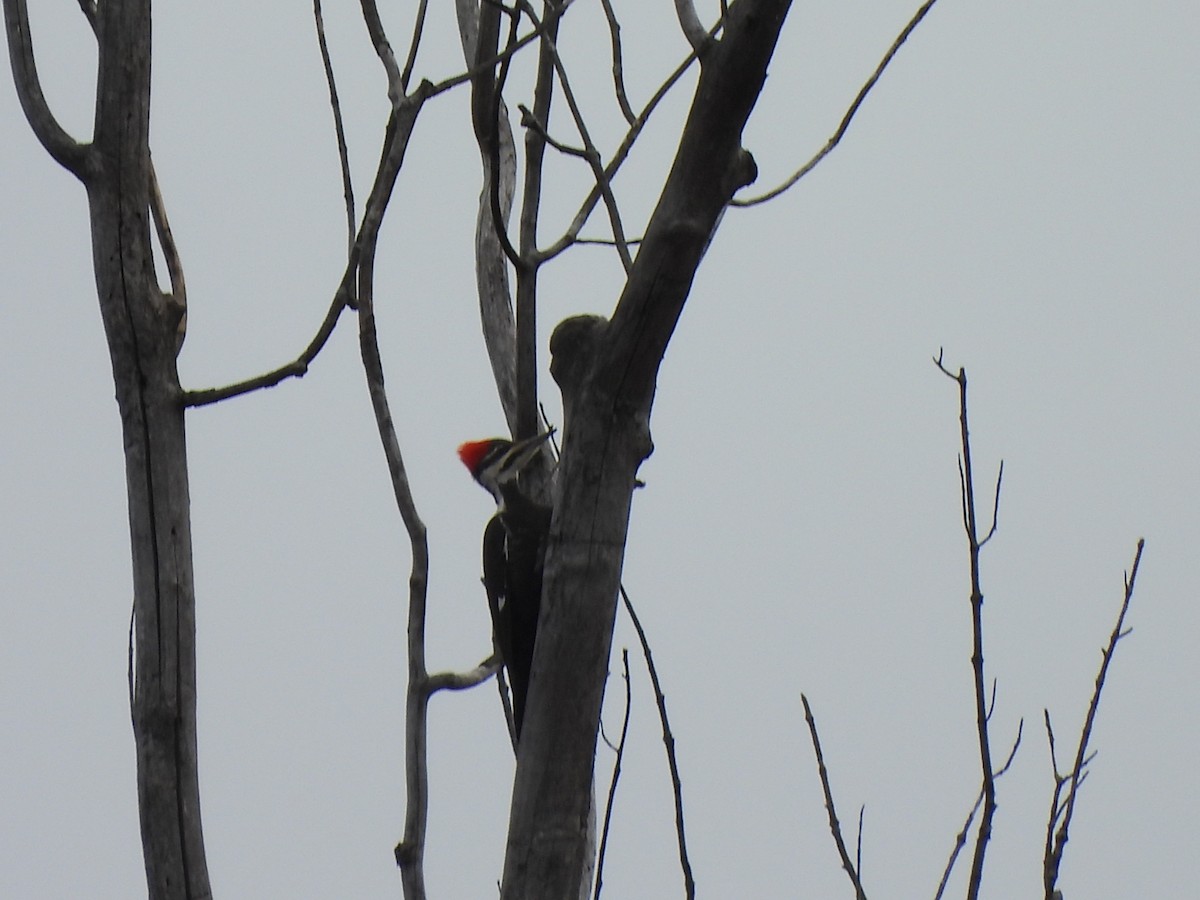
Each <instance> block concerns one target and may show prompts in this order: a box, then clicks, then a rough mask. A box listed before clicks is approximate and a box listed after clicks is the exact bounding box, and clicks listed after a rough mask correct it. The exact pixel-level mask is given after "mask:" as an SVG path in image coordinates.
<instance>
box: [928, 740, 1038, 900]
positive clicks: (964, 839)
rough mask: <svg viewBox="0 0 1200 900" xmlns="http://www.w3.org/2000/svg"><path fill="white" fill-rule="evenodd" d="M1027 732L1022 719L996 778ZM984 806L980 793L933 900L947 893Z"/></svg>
mask: <svg viewBox="0 0 1200 900" xmlns="http://www.w3.org/2000/svg"><path fill="white" fill-rule="evenodd" d="M1024 730H1025V720H1024V719H1022V720H1021V721H1020V723H1019V724H1018V725H1017V739H1016V740H1015V741H1013V745H1012V749H1011V750H1009V751H1008V758H1007V759H1006V760H1005V761H1004V765H1002V766H1001V767H1000V768H999V769H998V770H997V772H996V777H997V778H999V777H1000V776H1001V775H1003V774H1004V773H1005V772H1007V771H1008V768H1009V766H1011V765H1012V763H1013V760H1014V759H1016V756H1017V748H1018V747H1020V746H1021V734H1022V733H1023V732H1024ZM981 805H983V791H980V792H979V796H978V797H976V798H975V805H974V806H972V807H971V811H970V812H969V813H967V820H966V821H965V822H963V827H962V830H961V831H959V833H958V836H957V837H956V838H955V840H954V849H952V850H951V851H950V859H949V860H947V862H946V868H945V869H944V870H943V871H942V880H941V881H940V882H938V889H937V893H936V894H934V897H933V900H941V898H942V896H943V895H944V894H945V892H946V885H947V884H948V883H949V881H950V873H951V872H952V871H953V870H954V863H955V862H956V861H957V860H958V854H959V853H961V852H962V849H963V847H965V846H966V844H967V833H968V832H969V831H970V830H971V823H972V822H974V821H975V814H976V813H977V812H979V807H980V806H981Z"/></svg>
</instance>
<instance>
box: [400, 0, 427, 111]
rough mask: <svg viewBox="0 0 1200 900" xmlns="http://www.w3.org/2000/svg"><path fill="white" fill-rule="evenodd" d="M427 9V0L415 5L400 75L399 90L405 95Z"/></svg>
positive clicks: (415, 61)
mask: <svg viewBox="0 0 1200 900" xmlns="http://www.w3.org/2000/svg"><path fill="white" fill-rule="evenodd" d="M428 8H429V0H421V2H420V3H419V4H418V5H417V15H416V19H415V20H414V22H413V35H412V40H410V41H409V42H408V56H407V57H405V60H404V70H403V71H402V72H401V73H400V89H401V90H402V91H404V93H406V94H407V93H408V83H409V81H410V80H411V79H412V71H413V66H415V65H416V64H417V51H418V50H419V49H420V47H421V37H422V36H423V35H424V34H425V13H426V12H427V10H428Z"/></svg>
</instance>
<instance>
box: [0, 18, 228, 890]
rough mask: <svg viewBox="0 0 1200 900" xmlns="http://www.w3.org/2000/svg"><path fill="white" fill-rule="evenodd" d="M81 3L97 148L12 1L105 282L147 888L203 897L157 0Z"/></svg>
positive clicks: (14, 39) (24, 73) (22, 50)
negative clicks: (153, 34)
mask: <svg viewBox="0 0 1200 900" xmlns="http://www.w3.org/2000/svg"><path fill="white" fill-rule="evenodd" d="M81 8H82V10H83V12H84V14H85V15H86V16H87V18H88V20H89V22H90V23H91V24H92V26H93V28H94V29H95V32H96V40H97V43H98V45H99V71H98V74H97V86H96V119H95V122H96V126H95V128H96V131H95V136H94V139H93V141H92V143H91V144H81V143H78V142H76V141H75V140H74V139H73V138H71V137H70V136H69V135H68V134H67V133H66V132H65V131H64V130H63V129H62V127H61V126H60V125H59V124H58V122H57V121H56V120H55V119H54V116H53V114H52V113H51V111H50V109H49V107H48V105H47V104H46V100H45V97H44V96H43V94H42V91H41V87H40V85H39V83H38V77H37V69H36V66H35V65H34V59H33V45H32V40H31V38H30V34H29V17H28V13H27V10H26V6H25V0H4V16H5V28H6V32H7V36H8V42H9V55H10V58H11V60H12V64H13V76H14V82H15V84H16V87H17V93H18V95H19V97H20V99H21V106H22V108H23V110H24V111H25V115H26V118H28V120H29V123H30V126H31V127H32V129H33V131H34V134H36V135H37V137H38V139H39V140H40V141H41V142H42V145H43V146H44V147H45V148H46V150H47V152H48V153H49V154H50V155H51V156H52V157H53V158H54V159H55V160H57V161H58V162H59V163H61V164H62V165H63V166H64V167H66V168H67V169H68V170H70V171H71V172H72V173H73V174H74V175H75V176H76V177H78V178H79V179H80V181H82V182H83V184H84V186H85V187H86V188H87V194H88V206H89V210H90V216H91V230H92V255H93V264H94V268H95V273H96V290H97V294H98V297H99V301H100V314H101V318H102V320H103V322H104V330H105V334H106V335H107V338H108V347H109V356H110V358H111V360H112V367H113V381H114V383H115V386H116V396H117V406H118V408H119V410H120V414H121V431H122V437H123V439H124V446H125V478H126V484H127V489H128V495H129V532H130V542H131V545H132V548H131V549H132V558H133V606H134V619H135V621H134V634H133V640H134V642H135V646H136V649H133V648H131V660H130V664H131V667H132V671H131V672H130V703H131V707H132V708H131V713H132V717H133V730H134V737H135V741H136V745H137V773H138V775H137V777H138V806H139V810H140V814H141V828H142V846H143V852H144V856H145V862H146V879H147V884H148V895H149V897H151V898H152V900H176V898H186V900H193V898H196V900H202V898H208V897H211V895H212V894H211V889H210V887H209V881H208V868H207V865H206V863H205V858H204V840H203V835H202V832H201V827H200V789H199V779H198V777H197V769H196V610H195V592H194V587H193V582H192V537H191V521H190V509H189V500H188V478H187V453H186V444H185V436H184V422H183V414H184V406H183V402H182V397H183V394H182V391H181V389H180V386H179V375H178V372H177V370H176V367H175V356H176V353H177V352H178V348H179V343H180V335H181V334H182V329H183V314H184V310H183V296H182V286H183V285H182V275H181V270H179V269H178V260H177V259H176V257H175V253H174V245H173V244H171V243H170V241H169V238H168V239H165V243H166V244H168V245H169V246H164V248H163V250H164V254H165V255H166V257H167V261H168V266H169V268H170V270H171V276H172V282H173V286H174V287H176V288H178V292H175V291H173V292H172V293H171V294H164V293H163V292H162V291H161V290H159V287H158V280H157V278H156V276H155V271H154V257H153V250H152V245H151V203H152V198H153V197H155V196H156V195H155V194H154V189H153V188H152V170H151V165H150V149H149V137H148V136H149V127H150V0H105V2H103V3H100V4H98V5H92V4H90V3H89V4H81ZM155 209H156V210H160V207H159V206H157V205H156V206H155ZM159 227H160V231H159V234H160V236H162V235H169V230H168V229H167V228H166V224H165V220H163V221H161V222H160V223H159ZM177 277H178V280H177Z"/></svg>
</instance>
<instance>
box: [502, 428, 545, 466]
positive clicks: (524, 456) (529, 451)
mask: <svg viewBox="0 0 1200 900" xmlns="http://www.w3.org/2000/svg"><path fill="white" fill-rule="evenodd" d="M552 434H554V429H553V428H549V429H547V430H546V431H543V432H542V433H541V434H535V435H534V436H533V437H531V438H525V440H523V441H517V443H515V444H513V445H512V446H511V447H509V449H508V452H507V453H505V454H504V461H503V462H502V463H501V464H500V469H501V471H503V472H505V473H507V474H510V475H517V474H519V473H520V472H522V471H524V469H525V467H526V466H527V465H529V463H530V461H531V460H532V459H533V458H534V457H535V456H537V455H538V452H539V451H540V450H541V449H542V444H544V443H545V442H546V441H547V440H549V438H550V435H552Z"/></svg>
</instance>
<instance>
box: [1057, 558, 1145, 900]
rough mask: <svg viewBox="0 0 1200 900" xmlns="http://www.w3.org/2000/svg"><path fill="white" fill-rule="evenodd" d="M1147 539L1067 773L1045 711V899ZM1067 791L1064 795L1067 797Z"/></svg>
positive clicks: (1130, 577)
mask: <svg viewBox="0 0 1200 900" xmlns="http://www.w3.org/2000/svg"><path fill="white" fill-rule="evenodd" d="M1145 546H1146V541H1145V539H1139V540H1138V542H1137V551H1136V552H1135V553H1134V556H1133V567H1132V568H1131V569H1130V570H1129V573H1128V574H1127V575H1126V576H1125V596H1124V599H1123V600H1122V601H1121V611H1120V613H1119V614H1118V615H1117V623H1116V625H1114V626H1113V630H1112V634H1111V635H1109V638H1108V645H1107V646H1106V647H1105V648H1104V649H1103V650H1101V651H1100V652H1101V660H1100V671H1099V672H1098V673H1097V674H1096V687H1095V690H1093V691H1092V700H1091V703H1089V704H1088V711H1087V718H1086V719H1084V722H1083V728H1082V729H1081V731H1080V734H1079V745H1078V747H1077V748H1076V750H1075V762H1074V764H1073V765H1072V766H1071V771H1070V772H1067V773H1066V774H1065V775H1063V774H1060V773H1059V771H1058V760H1057V759H1056V758H1055V748H1054V730H1053V729H1052V728H1051V727H1050V711H1049V710H1046V712H1045V717H1046V737H1047V739H1048V740H1049V743H1050V764H1051V766H1052V767H1053V770H1054V793H1053V796H1052V797H1051V800H1050V814H1049V817H1048V820H1047V823H1046V847H1045V854H1044V856H1043V860H1042V880H1043V885H1044V887H1045V889H1046V895H1045V896H1046V900H1053V898H1054V897H1055V896H1056V893H1057V891H1056V888H1057V885H1058V875H1059V869H1060V868H1061V866H1062V858H1063V853H1064V851H1065V850H1066V849H1067V840H1068V839H1069V837H1070V830H1071V818H1072V817H1073V816H1074V814H1075V801H1076V800H1077V799H1078V797H1079V788H1080V787H1081V786H1082V785H1083V782H1084V779H1085V778H1087V766H1088V763H1090V762H1091V760H1092V758H1093V756H1094V755H1095V754H1094V753H1092V754H1089V753H1088V743H1089V742H1090V741H1091V739H1092V727H1093V725H1095V722H1096V712H1097V711H1098V710H1099V709H1100V694H1101V692H1102V691H1103V690H1104V682H1105V679H1106V678H1107V677H1108V667H1109V665H1110V664H1111V663H1112V658H1113V654H1114V653H1115V652H1116V650H1117V643H1118V642H1119V641H1120V640H1121V639H1122V638H1123V637H1125V636H1126V635H1127V634H1129V629H1127V628H1126V627H1125V616H1126V614H1127V613H1128V612H1129V604H1130V601H1132V600H1133V588H1134V584H1135V582H1136V581H1137V573H1138V566H1140V565H1141V562H1142V550H1143V549H1145ZM1064 793H1065V796H1064Z"/></svg>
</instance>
